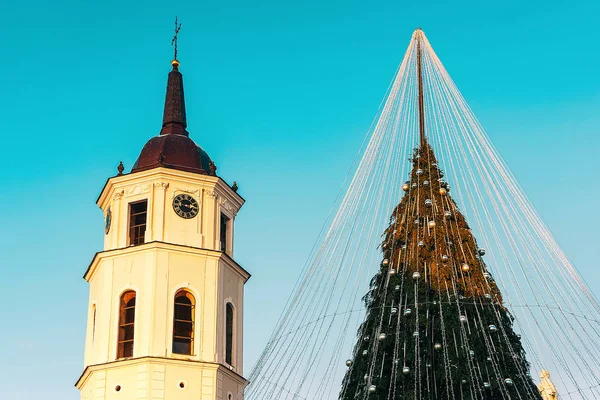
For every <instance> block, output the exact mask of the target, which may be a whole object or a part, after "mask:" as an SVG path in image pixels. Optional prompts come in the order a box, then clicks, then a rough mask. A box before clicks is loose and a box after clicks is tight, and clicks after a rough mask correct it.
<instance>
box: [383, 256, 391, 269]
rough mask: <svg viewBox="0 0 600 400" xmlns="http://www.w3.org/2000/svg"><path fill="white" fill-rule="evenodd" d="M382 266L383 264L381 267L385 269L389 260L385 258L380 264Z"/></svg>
mask: <svg viewBox="0 0 600 400" xmlns="http://www.w3.org/2000/svg"><path fill="white" fill-rule="evenodd" d="M382 264H383V266H384V267H387V266H388V265H390V260H388V259H387V258H385V259H384V260H383V263H382Z"/></svg>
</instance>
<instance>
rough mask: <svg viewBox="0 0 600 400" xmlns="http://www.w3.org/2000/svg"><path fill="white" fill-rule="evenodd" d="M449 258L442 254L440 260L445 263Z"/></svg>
mask: <svg viewBox="0 0 600 400" xmlns="http://www.w3.org/2000/svg"><path fill="white" fill-rule="evenodd" d="M449 259H450V258H449V257H448V256H447V255H445V254H444V255H443V256H442V262H443V263H447V262H448V260H449Z"/></svg>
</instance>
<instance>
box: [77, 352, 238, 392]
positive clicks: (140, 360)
mask: <svg viewBox="0 0 600 400" xmlns="http://www.w3.org/2000/svg"><path fill="white" fill-rule="evenodd" d="M139 364H159V365H164V364H172V365H178V366H184V367H194V368H196V367H197V366H198V365H202V366H203V367H204V368H206V369H212V370H214V371H220V372H222V373H224V374H226V375H228V376H229V377H231V378H233V379H234V380H236V381H237V382H238V384H240V385H246V384H247V383H248V381H247V380H246V379H245V378H244V377H243V376H241V375H240V374H238V373H237V372H235V371H233V370H231V369H229V368H227V367H226V366H224V365H223V364H219V363H216V362H208V361H194V360H181V359H175V358H167V357H154V356H145V357H136V358H128V359H124V360H115V361H109V362H106V363H102V364H93V365H88V366H87V367H85V369H84V370H83V372H82V373H81V375H80V376H79V379H77V382H75V387H76V388H77V389H81V388H82V387H83V385H84V384H85V382H86V381H87V380H88V379H89V377H90V376H91V375H92V373H94V372H96V371H102V370H103V369H105V368H106V367H112V366H114V365H119V366H123V367H128V366H130V365H139Z"/></svg>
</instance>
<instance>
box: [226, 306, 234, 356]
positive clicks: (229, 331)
mask: <svg viewBox="0 0 600 400" xmlns="http://www.w3.org/2000/svg"><path fill="white" fill-rule="evenodd" d="M233 313H234V310H233V305H232V304H231V303H227V306H226V310H225V362H226V363H227V364H229V365H233Z"/></svg>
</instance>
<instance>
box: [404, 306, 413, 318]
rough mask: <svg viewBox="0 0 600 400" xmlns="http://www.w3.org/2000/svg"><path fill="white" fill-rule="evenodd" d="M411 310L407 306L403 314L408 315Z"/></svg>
mask: <svg viewBox="0 0 600 400" xmlns="http://www.w3.org/2000/svg"><path fill="white" fill-rule="evenodd" d="M411 312H412V311H411V310H410V308H407V309H406V310H404V316H405V317H408V316H409V315H410V314H411Z"/></svg>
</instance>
